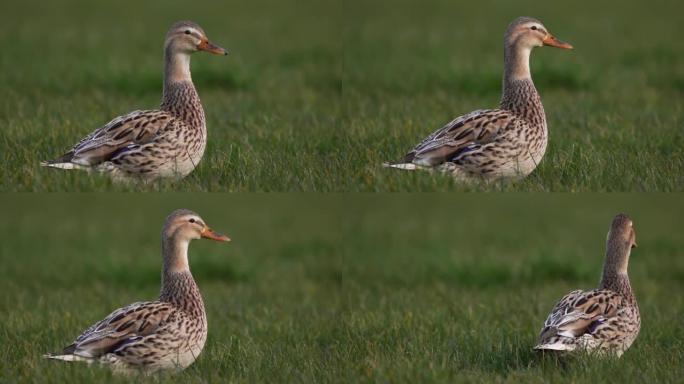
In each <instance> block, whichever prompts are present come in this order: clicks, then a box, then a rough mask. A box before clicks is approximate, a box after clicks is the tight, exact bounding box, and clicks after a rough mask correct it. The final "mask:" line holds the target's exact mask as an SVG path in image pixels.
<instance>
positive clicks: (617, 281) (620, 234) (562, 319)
mask: <svg viewBox="0 0 684 384" xmlns="http://www.w3.org/2000/svg"><path fill="white" fill-rule="evenodd" d="M635 246H636V235H635V233H634V228H633V226H632V220H630V219H629V217H627V216H626V215H624V214H620V215H617V216H615V218H614V219H613V222H612V224H611V228H610V231H609V232H608V240H607V245H606V257H605V262H604V266H603V276H602V277H601V283H600V284H599V287H598V289H595V290H592V291H581V290H577V291H573V292H570V293H569V294H567V295H565V296H564V297H563V298H562V299H561V300H560V301H559V302H558V303H557V304H556V306H555V307H554V308H553V310H552V311H551V313H550V314H549V316H548V318H547V319H546V321H545V322H544V327H543V328H542V330H541V332H540V333H539V340H538V343H537V346H535V349H539V350H555V351H575V350H583V351H595V352H598V353H601V354H605V353H613V354H615V355H617V356H621V355H622V353H623V352H624V351H626V350H627V349H628V348H629V347H630V346H631V345H632V343H633V342H634V339H636V337H637V335H638V334H639V329H640V327H641V316H640V314H639V307H638V305H637V302H636V298H635V297H634V293H633V292H632V287H631V285H630V283H629V277H628V276H627V266H628V263H629V256H630V253H631V249H632V248H633V247H635Z"/></svg>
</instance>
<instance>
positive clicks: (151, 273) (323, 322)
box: [0, 194, 341, 383]
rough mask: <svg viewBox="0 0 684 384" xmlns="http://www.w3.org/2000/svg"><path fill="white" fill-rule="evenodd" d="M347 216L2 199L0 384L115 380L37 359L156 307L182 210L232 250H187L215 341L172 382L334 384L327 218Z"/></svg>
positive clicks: (124, 201) (305, 210) (252, 203)
mask: <svg viewBox="0 0 684 384" xmlns="http://www.w3.org/2000/svg"><path fill="white" fill-rule="evenodd" d="M340 203H341V201H338V200H334V199H329V198H325V197H321V196H310V197H307V198H303V197H302V198H298V197H287V196H282V197H278V196H271V197H269V198H268V199H265V198H259V197H255V196H217V195H206V196H204V195H193V196H190V195H173V196H172V195H167V196H165V197H161V196H152V195H150V196H142V195H128V194H126V195H123V194H121V195H111V194H101V195H82V196H76V195H52V196H48V195H40V198H36V196H8V197H6V198H5V199H4V201H3V203H2V204H1V205H2V208H3V211H4V212H5V213H6V215H3V219H0V233H2V235H0V243H1V244H0V250H1V256H0V262H1V263H2V265H3V267H2V268H0V290H2V292H3V295H2V296H1V300H0V382H3V383H7V382H103V381H105V380H112V379H113V380H117V378H116V377H113V378H112V377H111V375H110V374H109V372H108V371H107V370H104V369H99V368H96V367H93V368H88V367H87V366H85V365H80V364H79V365H69V364H59V363H56V364H54V362H53V361H47V360H45V359H42V358H41V355H42V354H43V353H46V352H53V351H59V350H60V348H62V347H64V345H66V344H65V343H67V344H68V343H69V342H70V340H72V339H73V338H74V337H75V336H77V335H78V333H79V332H80V331H82V330H83V329H85V327H87V326H88V325H89V324H90V323H93V322H94V321H97V320H99V319H101V318H102V317H103V316H106V315H107V314H108V313H109V312H110V311H111V310H113V309H115V308H118V307H120V306H122V305H125V304H128V303H132V302H135V301H140V300H148V299H154V298H155V297H156V296H157V295H158V293H159V279H160V269H161V259H160V256H159V246H160V244H159V231H160V228H161V223H162V222H163V220H164V217H165V216H166V215H167V214H168V213H170V212H171V211H172V210H173V209H176V208H179V207H186V208H192V209H194V210H196V211H197V212H198V213H200V215H202V217H203V218H204V219H205V220H206V222H207V223H208V224H209V225H211V226H212V227H213V228H214V229H216V230H217V231H222V232H224V233H226V234H229V235H230V237H231V238H232V240H233V241H232V242H231V243H228V244H226V243H216V242H212V241H196V242H193V243H192V244H191V246H190V252H189V254H190V265H191V269H192V271H193V275H194V276H195V279H196V281H197V283H198V285H199V286H200V289H201V291H202V295H203V297H204V301H205V306H206V310H207V313H208V323H209V329H210V332H209V337H208V340H207V344H206V346H205V349H204V351H203V353H202V356H203V358H202V359H201V360H198V361H197V362H196V364H193V365H192V367H191V368H189V369H188V370H186V371H185V372H183V373H182V374H180V375H176V376H174V377H173V379H174V381H176V382H181V383H186V382H191V381H192V382H199V381H205V382H208V381H213V382H226V380H231V381H233V380H234V381H243V382H266V381H268V382H293V381H306V382H315V381H316V379H317V378H319V377H326V375H327V374H326V370H327V369H328V366H330V365H331V357H330V356H331V350H330V346H331V345H333V344H334V341H333V340H332V337H333V335H334V332H333V331H332V329H333V328H334V327H335V321H334V320H335V316H337V314H338V312H339V309H340V308H341V306H340V304H339V303H340V300H341V298H340V295H339V287H340V278H341V276H340V274H339V273H340V271H341V268H340V265H339V260H341V257H340V256H336V254H337V252H338V249H339V238H340V236H339V231H337V230H336V229H335V228H334V227H332V224H333V222H332V221H329V220H328V217H329V215H331V214H335V212H339V210H340V207H339V205H340ZM161 379H163V380H161V381H163V382H169V381H171V377H169V378H165V377H161ZM117 381H120V382H126V380H125V378H123V379H118V380H117Z"/></svg>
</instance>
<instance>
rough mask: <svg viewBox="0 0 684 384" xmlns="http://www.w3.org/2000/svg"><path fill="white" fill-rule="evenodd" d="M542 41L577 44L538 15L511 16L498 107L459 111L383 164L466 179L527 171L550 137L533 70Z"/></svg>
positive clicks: (520, 175) (511, 175) (558, 45)
mask: <svg viewBox="0 0 684 384" xmlns="http://www.w3.org/2000/svg"><path fill="white" fill-rule="evenodd" d="M541 46H550V47H556V48H560V49H572V48H573V47H572V45H570V44H569V43H566V42H564V41H561V40H559V39H557V38H556V37H554V35H552V34H551V33H549V32H548V29H547V28H546V27H545V26H544V25H543V24H542V23H541V22H540V21H539V20H537V19H534V18H531V17H519V18H517V19H515V20H513V21H512V22H511V23H510V24H509V25H508V28H507V29H506V33H505V35H504V71H503V82H502V84H503V85H502V96H501V101H500V103H499V107H498V108H496V109H481V110H476V111H474V112H470V113H467V114H465V115H462V116H459V117H457V118H455V119H453V120H452V121H450V122H449V123H448V124H446V125H445V126H443V127H441V128H440V129H438V130H436V131H434V132H433V133H432V134H430V135H429V136H427V137H426V138H425V139H424V140H423V141H421V142H420V143H419V144H418V145H416V146H415V147H414V148H413V149H412V150H411V151H409V152H408V153H407V154H406V155H405V156H404V158H403V159H402V160H401V161H398V162H386V163H384V164H383V165H384V166H385V167H390V168H398V169H404V170H416V169H423V170H436V171H441V172H446V173H449V174H451V175H453V176H454V177H455V178H456V179H458V180H462V181H472V180H486V181H491V180H495V179H506V178H514V179H520V178H524V177H525V176H527V175H529V174H530V173H531V172H532V171H533V170H534V169H535V168H536V167H537V165H538V164H539V163H540V162H541V160H542V158H543V157H544V153H545V152H546V146H547V141H548V131H547V125H546V115H545V114H544V107H543V106H542V102H541V98H540V96H539V93H537V89H536V88H535V86H534V83H533V82H532V76H531V74H530V53H531V52H532V49H533V48H535V47H541Z"/></svg>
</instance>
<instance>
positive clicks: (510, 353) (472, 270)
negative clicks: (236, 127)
mask: <svg viewBox="0 0 684 384" xmlns="http://www.w3.org/2000/svg"><path fill="white" fill-rule="evenodd" d="M682 208H683V207H682V199H681V198H680V197H679V196H622V195H615V196H605V195H584V196H578V197H574V196H569V195H554V196H548V195H537V196H535V195H507V196H492V195H488V196H461V197H459V198H457V199H455V198H453V197H449V196H445V195H412V196H408V197H406V196H404V197H401V198H392V197H391V196H387V195H377V196H371V197H367V198H364V199H359V200H357V201H356V204H354V205H353V206H352V207H351V208H350V209H349V210H348V215H347V216H346V217H347V218H348V220H346V221H345V226H346V228H347V230H346V231H345V241H344V245H345V246H344V262H343V267H344V272H343V286H342V294H343V297H344V303H345V309H344V310H343V311H342V313H343V316H342V318H343V319H344V320H343V321H341V322H340V327H339V334H340V338H341V340H342V341H341V342H340V349H339V350H338V351H337V352H338V354H339V355H338V356H339V358H340V360H341V361H342V362H343V364H344V367H345V376H343V377H344V378H345V380H347V381H349V382H351V381H354V380H356V379H359V378H362V379H363V380H364V381H370V382H435V381H438V382H485V383H491V382H502V381H506V382H516V383H517V382H524V383H533V382H579V383H581V382H678V381H681V377H682V374H684V369H683V367H682V364H681V361H682V359H684V353H683V352H682V351H684V332H682V329H681V327H680V326H679V323H680V318H681V313H682V311H683V310H684V299H683V298H682V295H681V292H682V289H684V285H683V283H682V282H683V281H684V262H683V261H682V258H681V251H680V250H681V249H682V247H684V239H682V237H681V231H680V228H681V227H682V225H683V224H684V222H683V221H682V217H681V215H680V214H679V213H678V212H681V211H682ZM621 211H626V212H628V213H629V214H630V215H631V216H632V218H633V219H634V222H635V224H634V225H635V229H636V233H637V242H638V244H639V248H637V249H636V250H635V251H634V253H633V256H632V258H631V262H630V276H631V281H632V284H633V287H634V290H635V293H636V295H637V298H638V300H639V305H640V309H641V314H642V330H641V334H640V335H639V337H638V338H637V340H636V341H635V344H634V345H633V346H632V348H631V349H630V350H629V351H628V352H627V353H626V354H625V355H624V356H623V358H622V359H621V360H619V361H611V360H608V361H594V360H591V359H580V360H579V361H577V362H576V363H574V364H570V365H568V366H567V367H566V368H565V369H562V368H559V367H556V366H555V365H554V364H550V362H545V361H543V360H540V359H538V356H537V355H536V354H534V353H533V351H532V350H531V347H532V346H533V345H534V342H535V340H536V336H537V334H538V332H539V329H540V328H541V326H542V324H543V321H544V319H545V318H546V315H547V314H548V312H549V311H550V310H551V308H552V307H553V305H554V304H555V303H556V301H557V300H558V299H560V298H561V296H562V295H564V294H565V293H567V292H569V291H570V290H573V289H577V288H582V289H590V288H592V287H595V286H596V284H597V283H598V280H599V278H600V273H601V266H602V261H603V260H602V259H603V252H604V244H605V239H606V233H607V231H608V227H609V225H610V221H611V219H612V217H613V215H614V214H616V213H618V212H621ZM532 213H533V214H532Z"/></svg>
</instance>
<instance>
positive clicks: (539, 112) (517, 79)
mask: <svg viewBox="0 0 684 384" xmlns="http://www.w3.org/2000/svg"><path fill="white" fill-rule="evenodd" d="M530 52H531V49H530V48H520V47H517V46H515V45H507V46H505V47H504V74H503V84H502V88H503V90H502V95H501V102H500V104H499V108H501V109H505V110H508V111H511V112H513V113H515V114H516V115H518V116H520V117H521V118H523V119H525V120H528V121H529V122H530V123H532V124H534V125H536V124H539V125H544V126H546V117H545V115H544V107H543V106H542V103H541V99H540V98H539V94H538V93H537V89H536V88H535V87H534V83H533V82H532V75H531V74H530Z"/></svg>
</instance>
